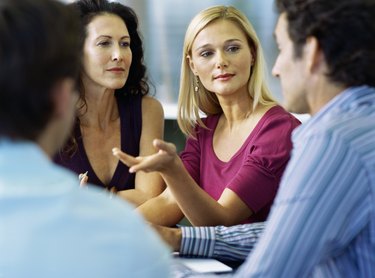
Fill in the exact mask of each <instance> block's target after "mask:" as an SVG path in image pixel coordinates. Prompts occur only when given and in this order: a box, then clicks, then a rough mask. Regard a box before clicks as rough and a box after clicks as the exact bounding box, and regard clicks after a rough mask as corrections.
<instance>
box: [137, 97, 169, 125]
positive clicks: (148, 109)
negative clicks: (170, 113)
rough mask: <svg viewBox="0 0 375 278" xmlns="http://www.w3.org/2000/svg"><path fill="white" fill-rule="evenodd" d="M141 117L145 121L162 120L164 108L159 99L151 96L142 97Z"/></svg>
mask: <svg viewBox="0 0 375 278" xmlns="http://www.w3.org/2000/svg"><path fill="white" fill-rule="evenodd" d="M142 117H143V119H145V120H146V121H148V120H152V121H156V120H158V119H159V120H164V110H163V106H162V105H161V103H160V101H159V100H157V99H156V98H154V97H151V96H144V97H143V98H142Z"/></svg>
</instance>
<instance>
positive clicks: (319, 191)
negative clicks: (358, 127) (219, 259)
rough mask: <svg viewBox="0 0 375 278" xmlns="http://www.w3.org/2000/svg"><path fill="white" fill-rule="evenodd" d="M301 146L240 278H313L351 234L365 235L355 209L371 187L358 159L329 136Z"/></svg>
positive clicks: (350, 239) (307, 140) (344, 146)
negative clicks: (312, 275) (360, 232)
mask: <svg viewBox="0 0 375 278" xmlns="http://www.w3.org/2000/svg"><path fill="white" fill-rule="evenodd" d="M300 143H301V144H300V147H298V148H297V149H296V150H295V151H294V153H293V159H292V160H291V162H290V164H289V165H288V167H287V169H286V172H285V177H284V178H283V181H282V183H281V186H280V190H279V193H278V196H277V198H276V200H275V203H274V205H273V207H272V210H271V214H270V217H269V218H268V220H267V226H266V229H265V231H264V233H263V235H262V237H261V239H260V241H259V243H258V244H257V246H256V248H255V250H254V251H253V252H252V254H251V255H250V257H249V258H248V260H247V261H246V263H245V264H244V265H243V266H242V267H241V268H240V270H239V273H237V274H238V275H237V276H238V277H304V276H308V275H311V273H312V271H313V268H314V266H317V265H318V264H319V263H320V262H322V260H323V261H324V259H325V258H329V257H330V256H332V254H334V253H335V250H336V252H337V250H340V246H341V249H342V246H346V245H347V244H348V242H350V241H352V240H353V238H354V233H353V232H351V231H350V229H353V230H355V233H357V232H358V231H359V230H360V229H363V227H362V226H361V225H362V224H361V223H360V222H361V221H360V219H359V218H358V210H357V207H358V206H359V205H360V204H361V202H364V200H365V199H366V195H368V192H367V191H368V186H369V185H368V184H366V182H364V181H365V180H366V178H365V176H366V173H365V172H364V170H363V165H362V163H361V161H360V160H359V158H358V157H357V156H356V155H355V154H353V153H351V152H350V150H349V149H348V148H347V146H346V143H343V142H340V140H339V139H338V138H331V137H330V136H329V135H321V136H317V135H314V136H310V137H309V138H307V139H306V140H305V141H304V142H300ZM348 169H350V171H348ZM366 187H367V188H366ZM364 218H365V219H366V217H364ZM349 219H351V220H349ZM348 221H349V222H348ZM363 222H365V221H363ZM348 223H351V225H348ZM354 223H355V224H354ZM364 225H365V224H364ZM364 225H363V226H364ZM353 226H354V227H353ZM327 275H328V273H327ZM323 276H325V275H323Z"/></svg>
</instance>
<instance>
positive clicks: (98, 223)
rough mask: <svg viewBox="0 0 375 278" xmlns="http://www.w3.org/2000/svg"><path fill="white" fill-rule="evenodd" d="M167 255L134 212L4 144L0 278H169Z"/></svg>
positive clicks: (35, 154) (29, 147)
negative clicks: (81, 186)
mask: <svg viewBox="0 0 375 278" xmlns="http://www.w3.org/2000/svg"><path fill="white" fill-rule="evenodd" d="M169 265H170V250H168V248H166V247H165V245H164V244H162V243H161V242H160V239H159V238H158V237H157V235H156V234H155V233H154V232H152V231H151V230H150V228H149V227H148V226H147V225H146V224H145V223H144V222H143V221H142V219H141V217H140V216H139V215H138V214H137V213H136V212H135V211H134V209H133V207H131V206H130V205H128V204H126V203H125V202H124V201H122V200H118V199H117V198H116V197H113V198H112V199H110V195H109V194H108V193H105V192H104V191H103V190H99V189H97V188H94V187H91V188H79V182H78V178H77V176H76V175H74V174H72V173H71V172H68V170H66V169H63V168H61V167H60V166H56V165H54V164H53V163H52V162H51V161H50V160H49V159H48V157H47V156H46V155H45V154H44V153H43V152H42V151H41V149H40V148H39V147H38V146H36V145H35V144H32V143H26V142H19V143H15V142H10V141H7V140H4V139H3V140H0V277H4V278H6V277H64V278H67V277H160V278H165V277H168V272H169Z"/></svg>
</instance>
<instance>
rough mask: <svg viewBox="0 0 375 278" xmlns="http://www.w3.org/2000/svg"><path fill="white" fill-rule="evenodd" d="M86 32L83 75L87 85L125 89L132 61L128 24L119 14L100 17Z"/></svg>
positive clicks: (94, 20)
mask: <svg viewBox="0 0 375 278" xmlns="http://www.w3.org/2000/svg"><path fill="white" fill-rule="evenodd" d="M86 30H87V37H86V40H85V43H84V51H83V74H82V81H83V84H84V86H85V87H86V88H87V87H101V88H105V89H119V88H122V87H123V86H124V85H125V82H126V80H127V78H128V75H129V69H130V65H131V62H132V52H131V49H130V35H129V32H128V29H127V27H126V24H125V22H124V21H123V20H122V19H121V18H120V17H118V16H117V15H113V14H103V15H98V16H96V17H94V18H93V19H92V21H91V22H90V23H89V24H88V25H87V27H86Z"/></svg>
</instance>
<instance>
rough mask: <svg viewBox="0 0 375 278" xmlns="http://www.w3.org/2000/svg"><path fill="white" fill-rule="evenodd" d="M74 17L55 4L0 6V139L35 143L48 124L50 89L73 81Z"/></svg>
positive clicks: (76, 63)
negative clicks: (58, 83) (25, 140)
mask: <svg viewBox="0 0 375 278" xmlns="http://www.w3.org/2000/svg"><path fill="white" fill-rule="evenodd" d="M79 34H80V24H79V19H78V15H77V14H76V12H75V11H74V10H73V9H72V8H69V7H67V6H66V5H64V4H63V3H60V2H58V1H55V0H1V2H0V38H1V39H0V136H6V137H10V138H16V139H28V140H35V139H36V138H37V137H38V136H39V135H40V133H41V132H42V131H43V129H44V128H45V127H46V124H47V123H48V121H49V119H50V117H51V115H52V111H53V103H52V98H51V89H52V88H53V86H54V85H55V84H57V82H59V81H60V80H63V79H64V78H68V77H69V78H74V79H76V78H77V75H78V72H79V68H80V58H81V51H82V43H81V41H80V39H79Z"/></svg>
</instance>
